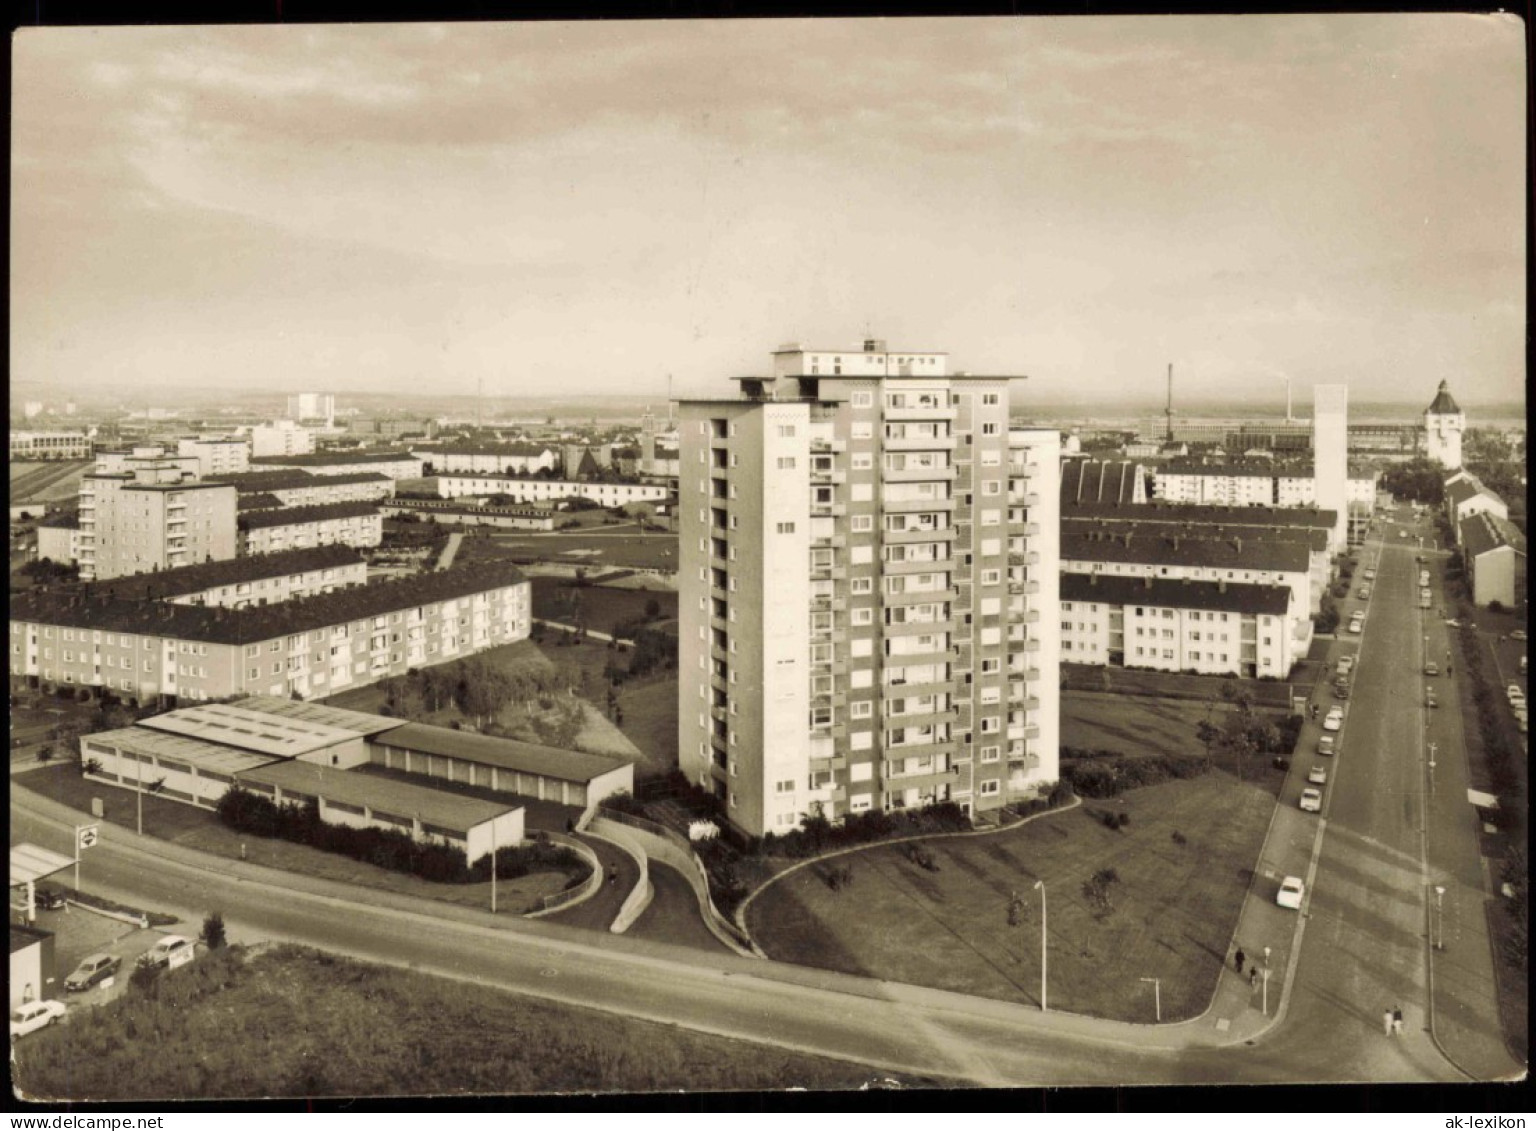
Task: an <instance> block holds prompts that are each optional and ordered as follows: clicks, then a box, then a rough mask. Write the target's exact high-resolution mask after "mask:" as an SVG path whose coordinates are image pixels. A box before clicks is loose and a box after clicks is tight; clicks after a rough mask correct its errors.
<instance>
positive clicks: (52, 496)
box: [10, 460, 94, 502]
mask: <svg viewBox="0 0 1536 1131" xmlns="http://www.w3.org/2000/svg"><path fill="white" fill-rule="evenodd" d="M93 466H94V464H93V463H92V461H90V460H44V461H40V462H36V463H33V462H23V463H13V464H11V478H10V484H11V487H10V491H11V498H12V499H13V500H15V501H17V502H38V501H49V502H52V501H57V500H61V499H70V498H74V497H75V496H76V495H78V494H79V492H80V480H81V478H82V477H84V475H85V473H86V472H87V471H89V470H90V469H91V468H92V467H93Z"/></svg>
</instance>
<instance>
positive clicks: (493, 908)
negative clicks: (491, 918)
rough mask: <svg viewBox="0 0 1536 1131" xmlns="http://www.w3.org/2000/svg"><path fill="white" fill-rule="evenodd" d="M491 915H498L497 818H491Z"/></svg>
mask: <svg viewBox="0 0 1536 1131" xmlns="http://www.w3.org/2000/svg"><path fill="white" fill-rule="evenodd" d="M491 914H492V915H494V914H496V818H495V817H492V818H491Z"/></svg>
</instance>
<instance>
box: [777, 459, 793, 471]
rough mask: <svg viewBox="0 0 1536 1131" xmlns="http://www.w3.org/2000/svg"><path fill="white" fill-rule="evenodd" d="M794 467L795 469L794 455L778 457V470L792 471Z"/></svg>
mask: <svg viewBox="0 0 1536 1131" xmlns="http://www.w3.org/2000/svg"><path fill="white" fill-rule="evenodd" d="M794 469H795V457H794V456H780V457H779V470H780V471H793V470H794Z"/></svg>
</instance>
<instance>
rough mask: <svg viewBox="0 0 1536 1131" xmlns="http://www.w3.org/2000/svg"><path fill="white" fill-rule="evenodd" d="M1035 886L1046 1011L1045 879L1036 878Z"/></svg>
mask: <svg viewBox="0 0 1536 1131" xmlns="http://www.w3.org/2000/svg"><path fill="white" fill-rule="evenodd" d="M1035 887H1036V888H1038V889H1039V891H1040V1012H1041V1013H1045V1012H1046V1009H1047V1007H1046V1004H1045V969H1046V966H1045V964H1046V950H1045V881H1044V880H1036V881H1035Z"/></svg>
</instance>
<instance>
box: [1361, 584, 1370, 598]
mask: <svg viewBox="0 0 1536 1131" xmlns="http://www.w3.org/2000/svg"><path fill="white" fill-rule="evenodd" d="M1370 596H1371V587H1370V586H1369V585H1362V586H1360V599H1361V600H1362V601H1366V600H1369V599H1370Z"/></svg>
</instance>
